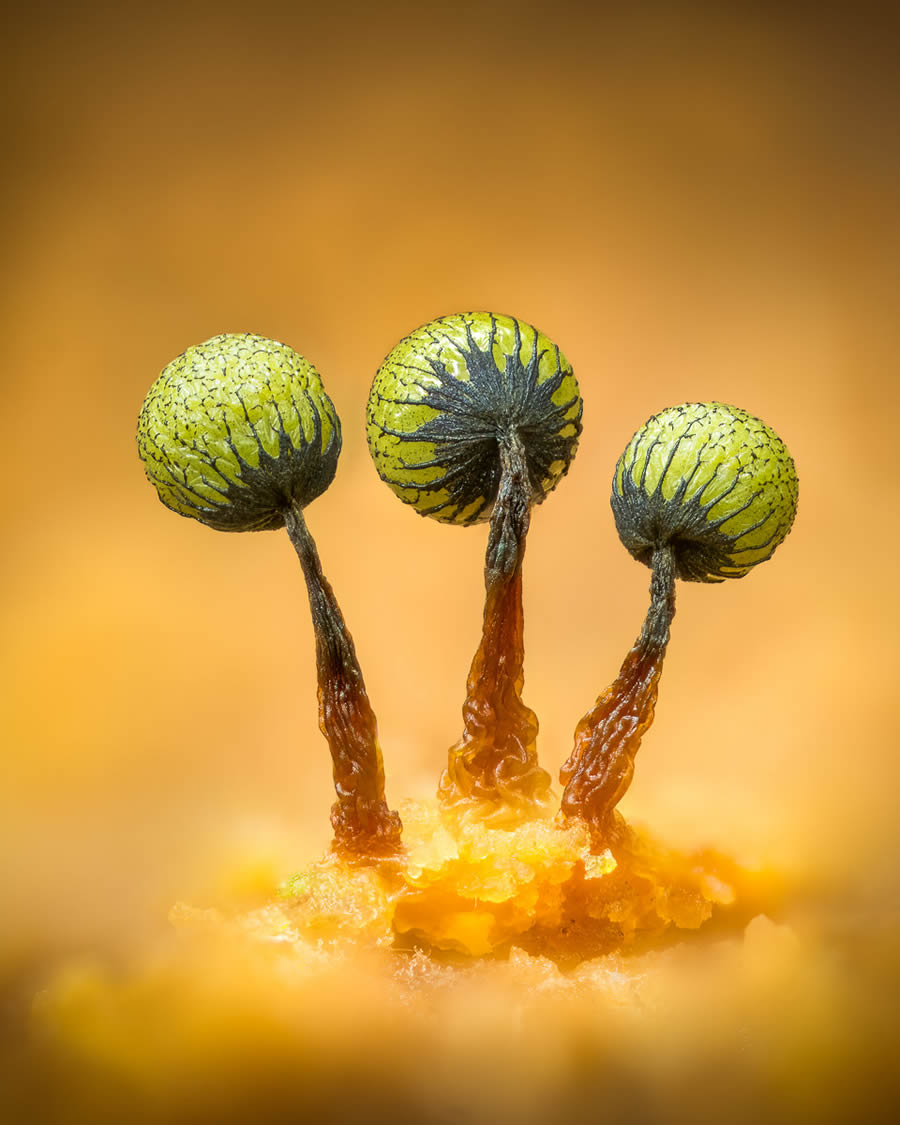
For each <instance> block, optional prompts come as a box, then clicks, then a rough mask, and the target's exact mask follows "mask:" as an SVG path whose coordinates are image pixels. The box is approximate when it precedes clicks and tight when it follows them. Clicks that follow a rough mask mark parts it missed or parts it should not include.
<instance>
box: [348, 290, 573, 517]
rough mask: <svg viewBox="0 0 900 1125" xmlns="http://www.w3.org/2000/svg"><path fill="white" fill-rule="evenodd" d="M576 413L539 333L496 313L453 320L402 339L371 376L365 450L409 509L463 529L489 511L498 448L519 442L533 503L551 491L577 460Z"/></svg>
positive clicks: (563, 364) (558, 362) (567, 369)
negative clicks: (411, 508)
mask: <svg viewBox="0 0 900 1125" xmlns="http://www.w3.org/2000/svg"><path fill="white" fill-rule="evenodd" d="M581 409H582V406H581V395H580V393H579V390H578V383H577V381H576V379H575V375H574V373H573V372H572V368H571V366H570V365H569V362H568V361H567V360H566V358H565V356H564V355H563V354H562V353H561V352H560V350H559V348H558V347H557V346H556V345H555V344H554V343H553V342H552V341H551V340H549V339H548V338H547V337H546V336H545V335H544V334H543V333H542V332H539V331H538V330H537V329H536V328H534V327H532V325H530V324H526V323H525V322H524V321H521V320H517V319H515V318H514V317H510V316H501V315H499V314H497V313H489V312H475V313H457V314H454V315H452V316H445V317H441V318H439V319H438V320H433V321H431V322H430V323H429V324H425V325H423V326H422V327H421V328H418V329H416V331H415V332H412V333H410V335H409V336H407V337H405V338H404V339H403V340H401V341H400V343H399V344H397V346H396V347H395V348H394V349H393V350H392V351H391V352H390V354H389V355H388V357H387V358H386V359H385V361H384V363H383V364H382V365H381V367H380V368H379V370H378V373H377V374H376V376H375V380H374V382H373V384H372V391H371V394H370V396H369V405H368V410H367V415H366V421H367V430H368V438H369V449H370V451H371V454H372V458H373V460H374V462H375V467H376V468H377V470H378V474H379V476H380V477H381V478H382V480H384V481H385V482H386V483H387V484H388V485H389V486H390V487H391V489H392V490H393V491H394V492H395V493H396V495H397V496H399V497H400V499H401V500H403V501H404V502H405V503H407V504H410V505H411V506H412V507H413V508H415V509H416V511H418V512H419V513H420V514H422V515H428V516H433V517H434V518H435V519H438V520H442V521H444V522H448V523H458V524H471V523H476V522H479V521H481V520H486V519H488V518H489V516H490V514H491V510H492V508H493V505H494V501H495V499H496V497H497V490H498V488H499V483H500V475H501V457H500V446H501V444H502V443H503V442H504V441H509V440H513V439H515V440H516V441H521V445H522V448H523V450H524V457H525V461H526V465H527V475H528V483H529V488H530V493H531V495H530V498H529V499H530V502H531V503H539V502H540V501H541V500H543V498H544V497H545V496H546V495H547V493H548V492H550V491H551V490H552V489H553V488H555V487H556V485H557V483H558V482H559V480H560V479H561V478H562V477H563V476H564V474H565V473H566V471H567V469H568V467H569V463H570V462H571V460H572V458H573V457H574V455H575V450H576V447H577V445H578V437H579V434H580V433H581Z"/></svg>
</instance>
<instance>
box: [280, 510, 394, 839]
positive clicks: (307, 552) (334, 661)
mask: <svg viewBox="0 0 900 1125" xmlns="http://www.w3.org/2000/svg"><path fill="white" fill-rule="evenodd" d="M284 515H285V527H286V528H287V533H288V535H289V536H290V538H291V542H292V543H293V545H294V549H295V550H296V552H297V557H298V558H299V559H300V565H301V566H302V568H303V576H304V578H305V579H306V589H307V593H308V594H309V608H310V610H311V612H312V621H313V630H314V632H315V636H316V671H317V673H318V680H319V693H318V694H319V729H320V730H321V731H322V734H324V735H325V738H326V739H327V741H328V747H329V749H330V750H331V760H332V771H333V775H334V787H335V789H336V791H337V796H338V799H337V801H336V802H335V804H334V805H333V806H332V809H331V825H332V827H333V828H334V844H333V848H334V850H335V851H336V852H338V853H341V854H344V855H346V856H348V857H356V858H379V857H385V856H392V855H396V854H397V853H398V852H399V851H400V850H401V846H402V845H401V838H400V833H401V824H400V817H399V816H398V815H397V814H396V813H395V812H393V811H392V810H391V809H389V808H388V805H387V801H386V800H385V795H384V764H383V762H382V759H381V748H380V747H379V745H378V726H377V722H376V720H375V713H374V711H373V710H372V705H371V704H370V703H369V697H368V695H367V694H366V685H365V683H364V682H363V675H362V671H361V670H360V667H359V661H358V660H357V658H356V649H355V648H354V646H353V638H352V637H351V636H350V633H349V631H348V630H347V626H346V624H345V622H344V618H343V615H342V614H341V611H340V608H339V606H338V604H337V600H336V599H335V596H334V592H333V590H332V589H331V586H330V585H329V583H328V580H327V579H326V578H325V575H324V574H323V573H322V564H321V563H320V561H319V553H318V551H317V550H316V545H315V543H314V542H313V538H312V536H311V535H310V533H309V530H308V529H307V526H306V521H305V520H304V518H303V513H302V511H301V510H300V508H299V507H298V506H296V505H293V506H291V507H290V508H288V509H287V510H286V511H285V513H284Z"/></svg>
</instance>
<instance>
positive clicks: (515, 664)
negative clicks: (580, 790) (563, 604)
mask: <svg viewBox="0 0 900 1125" xmlns="http://www.w3.org/2000/svg"><path fill="white" fill-rule="evenodd" d="M500 459H501V477H500V487H499V491H498V495H497V499H496V501H495V504H494V509H493V512H492V514H491V524H490V534H489V536H488V545H487V552H486V555H485V567H484V580H485V588H486V599H485V608H484V623H483V627H482V636H481V643H480V645H479V647H478V651H477V652H476V653H475V658H474V660H473V661H472V666H471V669H470V671H469V678H468V681H467V694H466V701H465V703H464V704H463V724H464V728H463V734H462V737H461V738H460V740H459V742H457V743H456V745H455V746H453V747H452V748H451V749H450V752H449V756H448V763H447V768H446V769H445V770H444V772H443V774H442V775H441V780H440V785H439V788H438V796H439V797H440V799H441V801H442V802H443V804H444V805H445V806H447V807H451V808H457V809H464V808H465V807H466V806H480V805H483V804H489V805H491V804H492V805H495V806H503V805H505V806H512V807H514V808H518V809H527V808H529V807H532V806H535V805H537V806H542V805H543V804H544V803H545V802H546V800H547V797H548V794H549V789H550V775H549V774H548V773H547V772H546V770H543V769H541V767H540V766H539V765H538V761H537V750H536V748H535V740H536V738H537V732H538V721H537V716H536V715H535V714H534V712H533V711H532V710H531V709H530V708H529V707H526V705H525V704H524V703H523V702H522V687H523V684H524V680H525V673H524V658H525V647H524V617H523V610H522V561H523V558H524V555H525V536H526V534H527V532H528V525H529V522H530V508H531V486H530V484H529V480H528V472H527V466H526V461H525V450H524V447H523V445H522V442H521V439H520V438H519V436H518V434H516V433H515V432H513V433H512V434H511V435H509V436H508V437H507V438H505V439H504V440H503V441H502V442H501V445H500Z"/></svg>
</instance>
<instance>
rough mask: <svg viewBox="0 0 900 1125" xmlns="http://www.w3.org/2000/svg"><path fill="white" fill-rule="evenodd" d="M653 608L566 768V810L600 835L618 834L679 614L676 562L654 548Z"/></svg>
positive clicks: (579, 731)
mask: <svg viewBox="0 0 900 1125" xmlns="http://www.w3.org/2000/svg"><path fill="white" fill-rule="evenodd" d="M652 567H653V576H652V578H651V580H650V609H649V610H648V611H647V617H646V618H645V620H644V625H643V628H642V629H641V633H640V636H639V637H638V639H637V641H635V644H634V647H633V648H632V649H631V651H630V652H629V653H628V655H627V656H626V657H625V661H624V663H623V664H622V668H621V670H620V672H619V675H618V677H617V678H616V680H615V681H614V682H613V683H612V684H611V685H610V686H609V687H608V688H607V689H606V691H604V692H603V694H602V695H601V696H600V697H599V698H598V699H597V702H596V704H595V705H594V707H593V708H592V709H591V710H590V711H588V713H587V714H586V715H585V716H584V718H583V719H582V720H581V722H580V723H579V724H578V726H577V727H576V728H575V747H574V749H573V750H572V753H571V755H570V757H569V760H568V761H567V762H566V764H565V765H564V766H563V768H562V770H561V771H560V781H562V783H563V784H564V785H565V789H564V790H563V796H562V814H563V816H566V817H580V818H581V819H582V820H584V821H587V822H588V823H589V824H590V826H591V829H592V831H593V833H594V834H595V836H598V837H609V836H611V835H613V834H614V820H613V810H614V809H615V807H616V805H617V804H618V803H619V801H620V800H621V799H622V797H623V796H624V795H625V793H626V791H627V789H628V787H629V785H631V779H632V777H633V776H634V759H635V756H636V755H637V752H638V749H639V748H640V745H641V739H642V738H643V736H644V734H645V732H646V731H647V729H648V728H649V726H650V725H651V723H652V722H653V713H654V709H655V707H656V697H657V693H658V690H659V677H660V674H661V673H662V666H663V658H664V657H665V655H666V647H667V645H668V643H669V627H670V626H671V624H672V618H673V617H674V616H675V561H674V557H673V555H672V550H671V548H670V547H661V548H658V549H657V550H655V551H654V552H653V560H652Z"/></svg>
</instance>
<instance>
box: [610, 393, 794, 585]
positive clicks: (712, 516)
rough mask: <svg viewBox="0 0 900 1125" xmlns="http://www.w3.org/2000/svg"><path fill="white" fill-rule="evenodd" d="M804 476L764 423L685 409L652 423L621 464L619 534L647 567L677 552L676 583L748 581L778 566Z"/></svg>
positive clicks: (722, 408) (719, 410)
mask: <svg viewBox="0 0 900 1125" xmlns="http://www.w3.org/2000/svg"><path fill="white" fill-rule="evenodd" d="M797 487H798V486H797V473H796V470H795V469H794V462H793V460H792V459H791V456H790V454H789V453H788V451H787V449H786V448H785V445H784V442H782V440H781V438H779V436H778V435H777V434H776V433H775V431H774V430H772V429H771V428H770V427H769V426H767V425H766V424H765V422H762V421H760V419H759V418H754V417H753V415H752V414H748V413H747V412H746V411H745V410H741V409H740V408H739V407H736V406H726V405H725V404H723V403H720V402H704V403H696V402H694V403H685V404H684V405H682V406H672V407H670V408H669V409H668V410H663V411H662V412H661V413H660V414H656V415H655V416H654V417H652V418H651V419H650V420H649V421H648V422H647V423H646V424H645V425H644V426H642V427H641V429H639V430H638V432H637V433H636V434H635V435H634V437H633V438H632V439H631V442H630V443H629V445H628V447H627V449H626V450H625V452H624V453H623V454H622V456H621V457H620V458H619V461H618V464H617V465H616V471H615V475H614V477H613V489H612V497H611V503H612V509H613V515H614V517H615V521H616V528H617V530H618V532H619V537H620V538H621V540H622V542H623V543H624V544H625V546H626V547H627V548H628V550H629V551H630V552H631V554H632V555H633V556H634V557H635V558H636V559H639V560H640V561H642V562H645V563H647V564H648V565H649V564H650V562H651V558H652V555H653V551H654V548H658V547H661V546H664V545H669V546H671V547H672V549H673V552H674V556H675V573H676V576H677V577H678V578H682V579H688V580H690V581H694V582H718V581H722V580H723V579H725V578H742V577H743V576H744V575H745V574H747V573H749V571H750V570H751V569H752V568H753V567H754V566H755V565H756V564H757V563H760V562H763V561H764V560H765V559H768V558H770V557H771V555H772V553H773V552H774V550H775V548H776V547H777V546H778V544H779V543H781V542H782V540H783V539H784V538H785V536H786V535H787V534H788V532H789V531H790V529H791V525H792V523H793V522H794V515H795V514H796V511H797Z"/></svg>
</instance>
